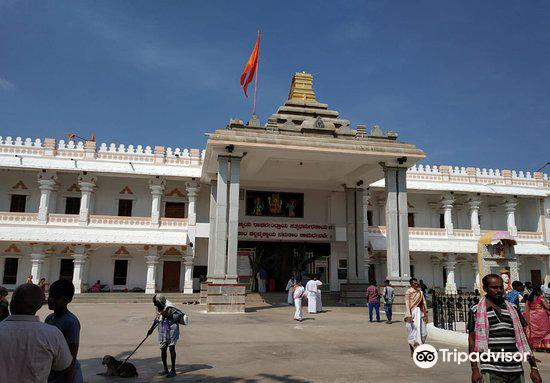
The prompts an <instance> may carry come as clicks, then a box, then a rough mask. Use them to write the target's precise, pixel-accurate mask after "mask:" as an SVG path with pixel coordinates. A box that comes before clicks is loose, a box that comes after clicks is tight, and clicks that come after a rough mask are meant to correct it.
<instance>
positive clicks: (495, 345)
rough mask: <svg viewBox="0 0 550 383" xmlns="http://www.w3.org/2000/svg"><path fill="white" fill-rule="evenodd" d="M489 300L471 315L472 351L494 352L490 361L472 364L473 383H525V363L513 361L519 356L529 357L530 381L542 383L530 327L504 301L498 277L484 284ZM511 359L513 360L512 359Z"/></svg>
mask: <svg viewBox="0 0 550 383" xmlns="http://www.w3.org/2000/svg"><path fill="white" fill-rule="evenodd" d="M482 285H483V290H484V291H485V293H486V295H485V297H483V298H481V300H480V301H479V303H478V304H477V305H474V306H472V308H471V309H470V311H469V314H468V332H469V335H468V349H469V352H470V353H472V352H474V353H480V354H481V353H484V352H491V353H492V356H491V357H489V358H484V359H483V360H482V358H479V359H480V360H481V362H480V366H478V363H477V362H470V364H471V368H472V383H482V382H490V383H498V382H506V383H521V382H524V378H523V367H522V364H521V359H520V360H519V361H516V360H515V358H513V355H515V354H516V353H517V352H519V353H521V354H522V356H523V355H525V354H528V357H527V360H528V362H529V365H530V366H531V371H530V378H531V380H532V381H533V382H535V383H540V382H542V379H541V377H540V374H539V371H538V367H537V364H536V360H535V358H534V357H533V353H532V351H531V348H530V346H529V343H528V342H527V337H526V335H525V332H524V328H525V327H526V326H527V324H526V322H525V320H524V319H523V316H522V315H521V314H520V312H519V310H518V308H517V307H516V306H514V305H513V304H512V303H510V302H508V301H507V300H505V299H504V282H503V280H502V278H501V277H500V276H499V275H497V274H488V275H486V276H485V277H483V280H482ZM507 356H512V357H510V358H508V357H507Z"/></svg>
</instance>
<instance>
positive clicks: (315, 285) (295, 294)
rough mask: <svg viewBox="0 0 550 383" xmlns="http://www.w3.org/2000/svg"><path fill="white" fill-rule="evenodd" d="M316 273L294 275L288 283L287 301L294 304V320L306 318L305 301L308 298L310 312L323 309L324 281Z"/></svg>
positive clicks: (317, 311)
mask: <svg viewBox="0 0 550 383" xmlns="http://www.w3.org/2000/svg"><path fill="white" fill-rule="evenodd" d="M318 278H319V276H318V275H316V274H311V275H307V274H302V273H299V274H296V275H292V276H291V277H290V279H289V280H288V283H287V285H286V291H287V292H288V294H287V303H288V304H289V305H294V320H296V321H298V322H301V321H303V319H304V314H303V309H302V306H303V301H304V300H307V312H308V314H316V313H320V312H322V311H323V301H322V297H321V286H322V285H323V282H321V281H320V280H319V279H318Z"/></svg>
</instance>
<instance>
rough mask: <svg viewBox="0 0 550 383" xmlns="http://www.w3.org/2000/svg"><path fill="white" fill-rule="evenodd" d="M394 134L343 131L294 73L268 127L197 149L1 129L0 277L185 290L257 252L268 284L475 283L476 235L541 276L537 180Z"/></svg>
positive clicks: (543, 218) (548, 247)
mask: <svg viewBox="0 0 550 383" xmlns="http://www.w3.org/2000/svg"><path fill="white" fill-rule="evenodd" d="M396 138H397V135H396V134H395V133H394V132H391V131H388V132H386V133H383V132H382V131H381V129H380V128H379V127H377V126H375V127H373V129H372V130H371V131H370V133H367V132H366V129H365V127H364V126H361V125H358V126H357V128H356V129H350V128H349V121H347V120H343V119H340V118H339V116H338V112H335V111H331V110H329V109H328V107H327V105H326V104H321V103H319V102H317V101H316V99H315V96H314V93H313V88H312V86H311V76H309V77H308V75H305V74H297V75H296V76H295V79H294V80H293V85H292V89H291V94H290V95H289V99H288V100H287V101H286V102H285V105H283V106H282V107H280V108H279V110H278V111H277V113H275V114H274V115H273V116H271V117H270V119H268V122H267V123H266V124H265V125H264V126H260V124H259V122H258V121H257V120H255V119H254V118H253V119H252V120H251V121H250V122H249V123H248V124H243V123H242V121H239V120H231V121H230V123H229V124H228V126H227V127H226V128H225V129H220V130H217V131H216V132H215V133H212V134H211V135H210V136H209V140H208V143H207V146H206V149H205V150H202V151H200V150H198V149H189V150H188V149H179V148H177V149H174V148H169V147H163V146H154V147H149V146H141V145H138V146H132V145H128V146H125V145H122V144H110V145H106V144H100V145H98V144H96V143H95V142H91V141H87V142H76V143H75V142H72V141H69V142H65V141H63V140H59V141H57V140H55V139H51V138H46V139H43V140H41V139H21V138H12V137H0V179H1V182H0V285H3V286H5V287H7V288H10V289H13V288H14V287H15V286H16V285H18V284H21V283H24V282H25V281H26V279H27V277H28V275H29V274H31V275H33V280H34V281H35V282H36V281H38V280H39V279H40V278H42V277H43V278H46V279H47V281H48V282H50V281H54V280H57V279H59V278H67V279H71V280H72V281H73V283H74V284H75V287H76V292H77V293H83V292H85V291H87V289H88V288H89V287H90V286H91V285H92V284H93V283H94V282H95V281H97V280H100V281H101V283H102V284H106V285H108V286H109V288H110V289H111V290H113V291H117V290H121V291H145V292H146V293H154V292H155V291H172V292H183V293H192V292H193V291H197V290H199V288H200V286H199V278H201V276H202V277H203V278H204V279H205V278H208V281H209V282H210V283H211V284H212V285H214V286H217V285H235V286H238V285H242V284H249V283H250V282H251V280H252V278H253V277H254V275H253V274H254V273H255V272H256V271H257V267H256V268H255V266H254V265H252V264H251V260H254V259H256V260H257V261H258V265H259V266H260V267H261V268H263V269H264V270H266V271H267V274H268V288H270V289H271V290H272V291H280V290H281V289H282V288H284V285H286V280H287V279H288V276H289V274H290V273H291V272H293V271H295V270H296V269H297V268H305V269H306V271H310V272H315V273H319V274H321V279H323V280H325V282H326V284H325V285H326V288H327V290H330V291H341V290H342V289H343V287H342V286H344V285H347V284H350V283H358V284H361V283H363V284H364V283H366V282H368V281H369V280H372V279H374V280H376V282H377V283H380V282H382V281H383V280H384V279H386V278H389V279H392V280H399V281H405V280H406V279H407V278H408V277H410V276H415V277H417V278H420V279H423V281H424V282H425V283H426V284H427V285H428V286H430V287H431V286H434V287H436V288H445V289H446V290H447V291H450V292H454V291H456V290H469V291H471V290H473V289H474V288H476V287H478V283H479V279H478V278H477V279H476V274H477V272H476V270H477V262H476V254H477V240H478V239H479V237H480V236H481V235H482V234H483V233H484V232H486V231H487V230H501V231H507V232H508V233H509V234H510V235H511V236H513V237H514V239H515V240H516V242H517V245H516V246H515V254H516V256H517V261H518V265H519V278H520V279H521V280H522V281H533V283H545V282H546V283H547V282H548V279H549V277H550V275H549V274H550V181H549V180H548V177H547V175H544V174H542V173H529V172H525V173H524V172H516V171H510V170H496V169H488V170H486V169H479V168H469V167H468V168H464V167H454V166H428V165H418V164H416V165H415V163H416V162H417V161H420V160H422V159H423V157H424V155H423V153H422V151H420V150H418V149H416V148H414V147H413V146H412V145H408V144H401V143H399V142H398V141H396ZM403 153H404V154H403ZM387 182H389V183H390V184H389V185H386V183H387ZM220 217H221V218H220ZM388 220H389V221H390V222H389V225H387V224H388ZM399 227H401V228H404V229H403V230H401V231H400V229H399ZM407 227H408V229H407ZM403 231H406V233H404V232H403ZM389 254H394V256H390V255H389ZM308 258H309V259H310V260H312V261H311V262H309V261H307V259H308ZM220 294H221V293H220ZM211 295H212V296H213V297H215V296H216V295H219V294H215V293H212V294H211ZM212 299H214V298H212ZM214 300H215V299H214ZM220 304H221V303H220Z"/></svg>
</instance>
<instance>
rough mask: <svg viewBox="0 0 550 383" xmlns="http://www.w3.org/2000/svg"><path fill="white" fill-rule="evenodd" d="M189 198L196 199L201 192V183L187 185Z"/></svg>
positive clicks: (193, 182) (194, 182) (192, 181)
mask: <svg viewBox="0 0 550 383" xmlns="http://www.w3.org/2000/svg"><path fill="white" fill-rule="evenodd" d="M185 187H186V189H187V196H188V197H196V196H197V194H198V192H199V190H200V183H199V182H197V181H194V180H191V181H187V182H186V183H185Z"/></svg>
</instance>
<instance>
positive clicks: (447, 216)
mask: <svg viewBox="0 0 550 383" xmlns="http://www.w3.org/2000/svg"><path fill="white" fill-rule="evenodd" d="M454 202H455V199H454V196H453V195H452V194H451V193H445V194H444V195H443V197H442V199H441V206H442V207H443V214H444V220H445V229H446V231H447V235H453V230H454V229H453V204H454Z"/></svg>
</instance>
